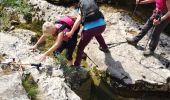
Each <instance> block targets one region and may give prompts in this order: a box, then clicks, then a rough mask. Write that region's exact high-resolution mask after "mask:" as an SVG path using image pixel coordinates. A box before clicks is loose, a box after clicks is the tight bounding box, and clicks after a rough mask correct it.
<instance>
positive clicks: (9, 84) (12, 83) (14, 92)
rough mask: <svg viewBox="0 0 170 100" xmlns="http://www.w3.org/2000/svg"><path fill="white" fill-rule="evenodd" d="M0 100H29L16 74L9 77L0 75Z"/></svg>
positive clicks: (19, 77) (18, 75)
mask: <svg viewBox="0 0 170 100" xmlns="http://www.w3.org/2000/svg"><path fill="white" fill-rule="evenodd" d="M0 73H2V72H0ZM0 100H30V99H29V98H28V97H27V93H26V92H25V90H24V88H23V87H22V82H21V76H20V74H19V73H18V72H15V73H12V74H10V75H3V74H0Z"/></svg>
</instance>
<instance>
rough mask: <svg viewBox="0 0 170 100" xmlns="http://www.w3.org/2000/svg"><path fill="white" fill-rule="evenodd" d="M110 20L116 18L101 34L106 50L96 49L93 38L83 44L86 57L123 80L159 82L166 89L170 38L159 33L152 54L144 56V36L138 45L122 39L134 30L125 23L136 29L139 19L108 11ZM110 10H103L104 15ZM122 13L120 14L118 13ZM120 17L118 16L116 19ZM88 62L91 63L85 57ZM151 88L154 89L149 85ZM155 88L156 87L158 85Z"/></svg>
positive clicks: (131, 82)
mask: <svg viewBox="0 0 170 100" xmlns="http://www.w3.org/2000/svg"><path fill="white" fill-rule="evenodd" d="M110 13H111V14H112V16H116V17H115V18H111V19H110V21H111V22H114V21H117V24H109V25H108V26H107V28H106V30H105V32H104V33H103V34H102V35H103V36H104V39H105V41H106V43H107V44H108V47H109V49H110V53H108V54H106V53H103V52H102V51H100V50H99V49H96V48H98V47H99V44H98V43H97V41H96V40H95V39H93V40H92V41H91V42H90V43H89V44H88V46H87V47H86V50H85V53H86V54H87V55H88V56H89V57H90V59H92V60H93V62H95V64H97V65H98V69H99V70H103V71H107V72H108V73H109V74H110V75H111V76H113V77H116V78H118V79H120V80H122V81H123V82H124V83H125V84H135V83H136V82H137V81H138V80H142V81H145V82H148V83H151V84H154V83H156V84H162V85H164V86H165V87H164V88H163V89H162V88H160V91H167V90H168V88H167V82H166V80H167V78H169V77H170V70H169V68H168V67H169V62H170V52H169V51H170V39H169V37H168V36H166V35H164V34H161V37H160V43H159V45H158V48H157V50H156V51H155V54H154V56H151V57H147V58H146V57H144V56H143V55H142V52H143V50H141V49H142V48H143V47H144V46H145V45H146V39H147V36H146V37H145V38H144V39H142V41H140V42H139V46H138V48H135V47H133V46H131V45H129V44H127V43H126V40H125V38H126V37H133V36H134V35H136V34H129V32H127V31H126V30H127V27H130V29H131V30H132V31H135V33H138V32H139V30H138V28H137V27H138V26H142V25H141V24H140V23H136V22H135V21H133V20H132V19H131V18H130V17H129V16H128V15H127V14H126V13H125V12H121V13H119V12H118V13H112V12H110ZM110 13H109V12H107V13H105V12H104V15H105V17H108V18H109V16H110ZM122 15H123V16H122ZM120 18H121V19H122V20H119V19H120ZM89 64H90V65H92V66H93V65H94V64H92V62H91V61H89ZM153 90H154V89H153ZM158 90H159V89H158Z"/></svg>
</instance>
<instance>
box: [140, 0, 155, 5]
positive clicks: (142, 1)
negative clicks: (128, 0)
mask: <svg viewBox="0 0 170 100" xmlns="http://www.w3.org/2000/svg"><path fill="white" fill-rule="evenodd" d="M139 1H140V3H139V4H148V3H153V2H155V0H137V2H139Z"/></svg>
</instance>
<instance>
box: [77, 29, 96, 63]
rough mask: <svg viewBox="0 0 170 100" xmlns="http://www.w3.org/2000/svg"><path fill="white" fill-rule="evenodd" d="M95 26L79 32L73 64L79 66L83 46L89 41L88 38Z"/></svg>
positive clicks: (91, 36) (91, 35)
mask: <svg viewBox="0 0 170 100" xmlns="http://www.w3.org/2000/svg"><path fill="white" fill-rule="evenodd" d="M95 29H96V28H93V29H90V30H84V31H83V32H82V33H81V39H80V42H79V45H78V51H77V55H76V61H75V62H74V65H75V66H80V63H81V58H82V55H83V52H84V48H85V47H86V45H87V44H88V43H89V42H90V40H91V39H92V38H93V36H94V35H95V34H94V31H95Z"/></svg>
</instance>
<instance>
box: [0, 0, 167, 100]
mask: <svg viewBox="0 0 170 100" xmlns="http://www.w3.org/2000/svg"><path fill="white" fill-rule="evenodd" d="M29 3H30V4H31V5H32V7H34V9H35V11H36V14H35V17H34V18H33V19H35V18H37V19H40V20H41V19H42V20H45V21H47V20H54V21H55V20H56V19H58V18H60V17H61V16H65V15H74V10H73V7H63V6H56V5H52V4H49V3H48V2H47V1H45V0H29ZM110 9H113V8H107V9H106V8H104V7H101V11H102V12H103V13H104V15H105V20H106V22H107V28H106V30H105V32H104V33H103V36H104V39H105V40H106V43H107V44H108V46H109V49H110V53H108V54H105V53H103V52H101V51H100V50H98V49H96V48H98V46H99V45H98V43H97V41H96V40H95V39H93V40H92V41H91V42H90V43H89V45H88V46H87V47H86V50H85V53H86V54H87V56H88V58H90V59H88V63H89V65H90V66H98V67H97V69H99V70H102V71H106V72H107V73H108V74H109V75H110V76H111V77H113V78H116V79H118V80H119V81H121V83H124V84H125V85H130V86H132V87H133V86H136V85H138V84H139V86H138V87H137V89H136V90H135V91H141V90H144V91H157V90H158V91H160V92H167V91H169V88H168V87H169V82H168V78H169V77H170V69H169V68H170V52H169V51H170V39H169V37H168V36H166V35H164V34H162V35H161V41H160V43H159V46H158V48H157V50H156V52H155V54H154V56H151V57H147V58H146V57H144V56H143V55H142V52H143V50H142V49H143V47H144V46H145V45H146V39H147V36H146V37H145V38H144V39H143V40H142V41H141V42H140V43H139V46H138V47H137V48H135V47H133V46H131V45H128V44H127V43H126V40H125V38H126V37H133V36H134V35H135V34H137V33H138V32H139V29H140V28H141V27H142V25H143V23H140V22H136V21H134V20H132V18H131V17H130V16H129V15H128V14H127V13H126V12H125V11H122V10H119V11H117V10H110ZM33 34H35V33H33V32H31V31H28V30H14V31H12V32H10V33H3V32H1V33H0V52H2V53H5V54H7V59H10V58H17V59H18V60H19V59H22V63H35V62H36V63H38V62H37V59H36V57H37V56H38V55H39V52H36V53H34V54H33V53H32V52H30V51H29V50H28V48H29V47H30V46H29V45H28V44H29V42H30V36H31V35H33ZM42 65H43V67H42V69H46V71H45V72H43V73H41V74H40V73H39V72H38V70H37V69H36V68H32V66H27V68H28V69H29V70H28V72H30V73H31V74H32V76H33V78H34V80H35V81H36V82H37V83H38V85H39V88H40V90H41V97H43V98H44V99H45V100H47V99H49V100H56V99H60V100H65V99H69V100H79V99H80V98H79V97H78V96H77V95H76V94H75V93H74V92H73V91H72V90H71V89H70V88H69V87H68V86H67V85H66V83H65V82H64V80H65V79H64V78H63V71H62V70H60V69H59V68H60V66H59V65H55V64H54V62H53V60H52V59H48V60H46V61H45V62H43V63H42ZM30 68H31V69H30ZM51 69H52V73H51ZM48 72H49V73H50V75H49V73H48ZM143 83H144V84H143ZM146 83H148V84H149V85H148V86H147V85H146ZM119 86H120V87H125V86H124V85H122V84H119ZM131 90H133V88H130V91H131ZM169 92H170V91H169Z"/></svg>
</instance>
